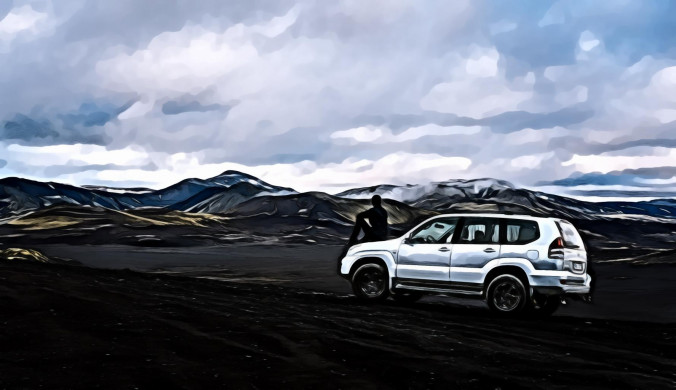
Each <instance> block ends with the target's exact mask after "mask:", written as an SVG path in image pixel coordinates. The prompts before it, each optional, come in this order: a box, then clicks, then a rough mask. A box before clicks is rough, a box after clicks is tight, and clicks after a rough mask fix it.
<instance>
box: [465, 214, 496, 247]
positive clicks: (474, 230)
mask: <svg viewBox="0 0 676 390" xmlns="http://www.w3.org/2000/svg"><path fill="white" fill-rule="evenodd" d="M499 242H500V220H499V219H497V218H467V219H466V220H465V225H464V226H463V228H462V233H461V234H460V240H459V241H458V243H459V244H484V245H485V244H497V243H499Z"/></svg>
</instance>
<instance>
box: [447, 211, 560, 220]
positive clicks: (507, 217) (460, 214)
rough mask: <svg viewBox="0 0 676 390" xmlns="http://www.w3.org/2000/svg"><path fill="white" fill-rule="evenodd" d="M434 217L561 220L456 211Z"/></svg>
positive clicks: (522, 215) (523, 215)
mask: <svg viewBox="0 0 676 390" xmlns="http://www.w3.org/2000/svg"><path fill="white" fill-rule="evenodd" d="M436 217H482V218H483V217H485V218H505V219H529V220H533V221H543V220H561V219H560V218H552V217H535V216H532V215H525V214H496V213H481V214H474V213H457V214H440V215H436V216H435V218H436Z"/></svg>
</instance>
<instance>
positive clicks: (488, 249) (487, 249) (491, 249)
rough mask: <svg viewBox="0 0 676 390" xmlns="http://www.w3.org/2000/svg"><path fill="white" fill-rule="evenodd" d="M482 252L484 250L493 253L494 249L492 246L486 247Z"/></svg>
mask: <svg viewBox="0 0 676 390" xmlns="http://www.w3.org/2000/svg"><path fill="white" fill-rule="evenodd" d="M484 252H486V253H493V252H495V249H493V248H486V249H484Z"/></svg>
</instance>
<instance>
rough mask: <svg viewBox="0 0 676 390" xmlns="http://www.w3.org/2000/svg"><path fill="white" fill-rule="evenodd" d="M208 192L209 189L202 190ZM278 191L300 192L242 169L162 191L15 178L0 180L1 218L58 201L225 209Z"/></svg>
mask: <svg viewBox="0 0 676 390" xmlns="http://www.w3.org/2000/svg"><path fill="white" fill-rule="evenodd" d="M203 191H207V192H205V193H204V194H202V195H200V193H202V192H203ZM277 193H279V194H290V193H296V191H294V190H293V189H291V188H285V187H278V186H273V185H270V184H268V183H266V182H264V181H262V180H260V179H258V178H256V177H254V176H251V175H247V174H245V173H242V172H237V171H225V172H223V173H222V174H220V175H218V176H215V177H212V178H209V179H204V180H203V179H186V180H183V181H181V182H179V183H176V184H174V185H171V186H169V187H167V188H163V189H161V190H148V189H138V188H134V189H121V188H109V187H93V186H85V187H76V186H71V185H67V184H60V183H55V182H48V183H43V182H38V181H33V180H28V179H21V178H16V177H9V178H5V179H0V218H7V217H11V216H17V215H21V214H23V213H25V212H28V211H32V210H39V209H43V208H45V207H49V206H52V205H58V204H70V205H79V206H92V207H104V208H108V209H112V210H126V209H136V208H141V207H168V208H170V209H173V210H182V211H193V212H211V213H213V212H221V211H225V210H226V209H227V208H229V207H232V206H235V205H236V204H237V203H238V202H241V201H244V200H247V199H249V198H250V197H253V196H257V195H260V194H277ZM210 198H212V199H210ZM175 205H176V206H175Z"/></svg>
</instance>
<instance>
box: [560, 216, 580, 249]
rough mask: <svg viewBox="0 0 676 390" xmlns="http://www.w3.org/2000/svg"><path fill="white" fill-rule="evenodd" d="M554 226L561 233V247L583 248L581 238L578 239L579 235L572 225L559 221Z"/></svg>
mask: <svg viewBox="0 0 676 390" xmlns="http://www.w3.org/2000/svg"><path fill="white" fill-rule="evenodd" d="M556 226H558V227H559V230H560V231H561V237H562V238H563V245H564V246H566V248H584V244H583V243H582V237H580V234H579V233H578V232H577V230H576V229H575V226H573V224H572V223H570V222H568V221H564V220H560V221H557V222H556Z"/></svg>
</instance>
